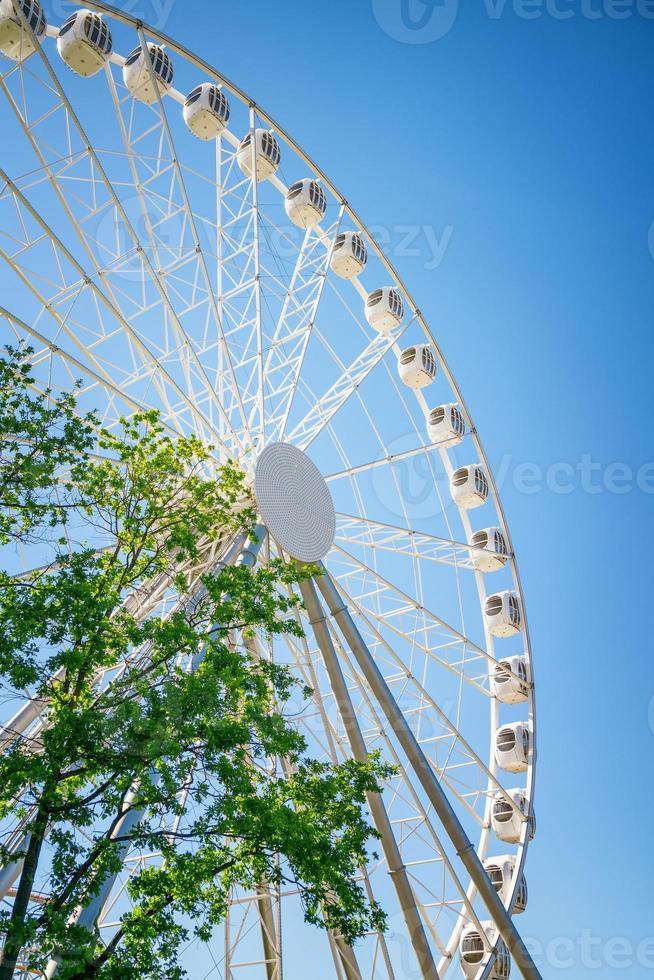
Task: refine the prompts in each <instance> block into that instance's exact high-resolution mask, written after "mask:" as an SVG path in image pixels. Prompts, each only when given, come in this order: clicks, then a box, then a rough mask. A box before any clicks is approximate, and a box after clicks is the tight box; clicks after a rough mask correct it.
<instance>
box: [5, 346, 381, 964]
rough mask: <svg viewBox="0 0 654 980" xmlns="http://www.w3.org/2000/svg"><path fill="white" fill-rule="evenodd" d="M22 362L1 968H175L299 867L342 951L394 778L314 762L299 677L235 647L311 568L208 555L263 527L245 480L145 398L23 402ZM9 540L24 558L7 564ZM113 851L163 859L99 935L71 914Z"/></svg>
mask: <svg viewBox="0 0 654 980" xmlns="http://www.w3.org/2000/svg"><path fill="white" fill-rule="evenodd" d="M25 355H26V352H25V351H22V352H21V351H12V350H10V349H7V355H6V357H5V358H4V359H2V360H0V388H1V390H0V413H1V417H0V436H1V440H2V441H1V445H0V485H1V486H2V488H3V489H2V490H1V491H0V539H1V541H2V543H3V544H4V546H5V547H4V550H3V554H5V556H6V557H7V562H6V563H5V566H6V570H4V571H0V680H1V683H2V686H3V690H4V691H5V693H6V694H7V695H8V697H9V698H13V699H17V698H20V697H22V694H21V692H23V691H24V690H25V688H29V689H30V690H31V691H32V692H33V698H34V699H36V701H37V702H38V704H39V705H40V706H41V708H42V716H43V718H44V722H43V724H40V723H39V722H37V723H36V724H35V725H34V726H32V727H31V728H29V729H27V730H26V731H25V732H23V733H22V734H19V735H18V734H16V735H15V737H14V733H12V732H8V731H7V730H5V731H4V733H3V749H4V751H3V753H2V755H0V829H2V831H3V833H2V836H0V841H1V842H2V843H1V844H0V863H1V864H2V865H4V866H7V865H11V863H12V862H14V863H16V862H21V863H20V864H19V865H18V866H19V867H20V874H19V876H18V877H17V879H16V891H15V896H14V901H13V905H12V907H11V909H10V910H7V911H2V912H0V929H1V930H2V932H3V934H4V937H5V940H4V948H3V951H2V956H1V958H0V980H8V978H10V977H12V976H13V974H14V972H15V969H16V964H17V963H18V961H19V957H20V962H21V963H23V964H26V965H27V966H29V967H31V968H35V969H43V968H44V967H45V965H46V964H47V962H48V961H49V960H50V959H51V958H53V957H55V958H56V959H57V960H58V962H59V969H58V973H57V976H58V977H60V978H61V980H71V978H75V980H79V978H82V977H97V978H102V980H109V978H119V977H120V978H121V980H125V978H132V977H133V978H137V977H138V978H148V977H152V978H154V977H157V978H161V977H165V978H178V977H182V976H183V975H184V974H183V971H182V970H181V969H180V967H179V964H178V958H177V951H178V950H179V948H180V946H181V945H182V944H183V943H185V942H186V941H187V940H188V939H190V938H191V937H192V936H193V935H195V936H197V937H199V938H200V939H207V938H208V937H209V936H210V934H211V932H212V929H213V928H214V927H215V926H216V925H217V924H218V923H219V922H220V921H221V920H222V919H223V918H224V915H225V911H226V907H227V906H226V903H227V899H228V895H229V892H230V889H231V888H233V887H235V886H240V887H245V888H250V889H251V888H256V887H257V886H260V885H261V883H266V882H267V883H271V884H272V885H275V884H280V885H281V884H282V883H284V882H289V881H292V882H293V883H294V885H295V886H296V887H297V888H298V890H299V893H300V895H301V896H302V900H303V906H304V914H305V918H306V919H307V920H308V921H309V922H312V923H315V924H317V925H320V926H324V927H328V928H330V929H333V930H335V931H337V932H338V933H340V934H341V935H342V936H343V938H344V939H345V940H346V941H347V942H350V943H352V942H354V941H356V939H357V938H358V937H360V936H361V935H362V934H363V933H364V932H366V931H367V930H369V929H379V928H383V927H384V915H383V912H382V911H381V909H380V908H379V907H378V906H376V905H374V904H370V903H369V902H368V900H367V898H366V896H365V894H364V892H363V890H362V889H361V887H360V886H359V885H358V884H357V882H356V875H357V870H358V868H360V867H361V865H362V864H364V863H365V862H366V860H367V859H368V857H369V850H370V847H371V844H372V843H373V842H374V838H375V836H376V835H375V832H374V831H373V830H372V829H371V828H370V827H369V825H368V823H367V821H366V817H365V812H366V811H365V799H366V794H367V793H370V792H376V791H378V790H379V788H380V781H382V780H383V779H385V778H386V777H387V776H388V775H389V774H390V772H389V770H388V769H387V767H385V766H384V765H382V764H381V763H380V761H379V760H378V759H376V758H374V757H371V759H370V760H369V762H368V763H367V764H365V765H364V764H359V763H356V762H354V761H351V762H347V763H345V764H343V765H328V764H324V763H321V762H318V761H316V760H313V759H311V758H309V757H308V755H307V746H306V743H305V742H304V740H303V738H302V737H301V736H300V735H299V734H298V732H297V730H296V729H295V727H294V726H293V724H292V723H291V720H290V719H289V718H288V717H287V715H286V714H285V711H284V705H285V704H286V703H288V701H289V699H290V698H291V696H292V695H293V696H295V697H297V695H298V693H299V695H300V696H302V697H305V698H307V697H309V696H310V691H308V690H306V689H302V690H301V691H299V692H297V689H296V688H297V685H296V681H295V680H294V679H293V677H292V676H291V674H290V673H289V672H288V670H287V669H285V668H283V667H280V666H277V665H275V664H274V663H272V662H270V661H268V660H267V659H265V658H257V657H255V656H252V655H250V654H249V653H248V652H247V649H246V648H245V647H244V645H243V644H242V643H235V642H234V641H233V637H234V636H235V635H238V634H240V635H243V633H245V634H246V635H248V633H249V634H252V633H254V632H255V631H260V632H261V634H262V635H264V636H266V635H267V636H268V637H271V636H275V635H279V634H284V633H293V634H297V633H298V631H299V627H298V626H297V621H296V617H295V616H294V615H293V612H294V610H293V605H294V604H295V602H296V601H297V600H294V599H291V598H288V596H289V590H288V588H287V587H288V586H289V585H292V584H293V583H294V582H296V581H297V579H298V576H299V575H300V574H303V573H301V572H298V570H297V568H296V567H295V566H293V565H288V564H285V563H283V562H281V561H272V562H270V563H267V564H266V565H262V566H260V567H258V568H257V569H256V570H251V569H248V568H247V567H245V566H243V565H227V566H224V567H221V566H220V564H216V562H215V557H216V556H217V555H219V554H220V553H221V549H222V548H223V547H224V544H225V542H227V541H229V540H232V539H234V538H235V537H236V536H238V535H242V536H244V535H245V536H252V535H253V533H254V526H255V516H256V515H255V511H254V509H253V506H252V500H251V498H250V496H249V491H248V487H247V484H246V481H245V479H244V476H243V473H242V472H241V471H240V470H239V468H238V467H237V466H236V465H233V464H227V465H225V466H223V467H222V468H221V469H220V470H219V472H218V473H217V474H216V473H215V471H214V470H212V467H211V465H210V464H211V449H210V448H209V447H205V446H203V445H202V444H201V443H200V442H199V441H198V440H197V439H195V438H194V437H184V438H182V437H179V438H175V439H171V438H170V437H169V436H168V435H167V434H166V432H165V429H164V428H163V427H162V426H161V424H160V422H159V419H158V417H157V414H156V413H145V414H143V415H138V416H135V417H133V418H131V419H129V420H122V421H121V423H120V426H119V427H118V428H115V429H113V430H112V431H107V430H106V429H103V428H102V427H100V425H99V423H98V420H97V419H96V418H95V417H94V416H93V415H87V416H82V415H81V414H80V413H79V411H78V408H77V406H76V399H75V393H73V394H68V395H64V396H61V397H55V396H54V395H53V394H52V393H51V392H47V393H46V396H45V397H42V396H40V395H34V394H32V393H31V377H30V372H29V370H28V369H27V367H26V366H25V363H26V356H25ZM210 473H211V474H213V475H212V476H210ZM19 547H20V548H21V549H23V552H25V551H26V553H27V554H28V555H32V556H34V557H36V556H38V559H39V560H38V562H37V564H38V568H36V570H34V571H31V572H29V573H24V572H23V573H20V574H17V572H16V569H15V568H11V567H9V566H10V564H11V560H14V556H15V553H16V550H17V548H19ZM212 556H213V557H212ZM157 590H158V594H159V595H160V596H161V597H162V599H163V598H165V603H166V606H165V610H166V614H165V615H162V605H161V601H159V600H156V601H155V599H153V598H152V597H153V596H156V595H157ZM235 631H237V633H235ZM190 665H192V667H191V666H190ZM275 763H277V764H275ZM282 763H283V764H282ZM182 788H183V792H180V790H181V789H182ZM19 824H20V825H24V826H25V829H26V831H27V832H28V834H27V836H26V837H25V843H24V845H23V847H22V850H21V851H20V853H16V852H15V851H13V852H12V850H11V848H10V847H9V840H10V836H9V834H10V831H12V830H14V829H15V828H16V826H17V825H19ZM80 831H83V832H84V833H80ZM127 847H132V848H135V849H136V850H140V851H142V852H143V853H152V852H157V853H159V854H160V855H161V857H160V859H158V860H156V861H153V862H150V863H148V864H146V865H145V866H144V867H143V869H142V870H141V871H140V872H139V873H137V874H135V875H134V876H133V877H132V878H131V881H130V884H129V896H130V899H131V907H130V908H127V909H126V910H125V912H124V914H123V915H122V918H121V921H120V925H119V927H118V928H117V930H116V931H115V933H114V934H113V936H111V937H105V941H104V942H103V941H101V939H100V937H99V935H98V933H97V930H94V929H93V928H88V927H87V925H85V924H84V922H83V920H82V921H81V922H80V912H81V910H82V909H83V908H84V907H85V906H87V905H88V904H89V902H90V901H91V900H92V899H93V897H94V896H98V895H100V894H101V892H102V887H103V884H104V883H105V882H109V881H111V879H112V876H114V875H115V874H116V872H117V871H118V869H119V868H120V867H121V863H122V857H123V856H124V854H125V850H126V848H127ZM37 889H38V890H40V891H43V892H45V894H46V895H47V898H46V900H45V901H41V902H40V903H36V902H35V901H34V900H33V898H34V893H35V891H36V890H37Z"/></svg>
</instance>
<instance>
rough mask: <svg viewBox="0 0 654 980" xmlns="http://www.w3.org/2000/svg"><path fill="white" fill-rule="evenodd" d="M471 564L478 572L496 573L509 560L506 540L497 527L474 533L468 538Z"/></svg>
mask: <svg viewBox="0 0 654 980" xmlns="http://www.w3.org/2000/svg"><path fill="white" fill-rule="evenodd" d="M470 548H471V549H472V551H471V557H472V564H473V566H474V568H476V570H477V571H478V572H498V571H499V570H500V569H501V568H504V566H505V565H506V563H507V561H508V560H509V549H508V546H507V543H506V538H505V537H504V534H503V533H502V531H501V530H500V528H499V527H486V528H483V530H481V531H475V533H474V534H473V535H472V537H471V538H470Z"/></svg>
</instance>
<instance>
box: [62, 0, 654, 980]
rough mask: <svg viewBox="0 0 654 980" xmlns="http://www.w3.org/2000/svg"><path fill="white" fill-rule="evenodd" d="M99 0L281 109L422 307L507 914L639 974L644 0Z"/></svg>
mask: <svg viewBox="0 0 654 980" xmlns="http://www.w3.org/2000/svg"><path fill="white" fill-rule="evenodd" d="M123 6H124V7H125V9H128V10H129V11H130V13H132V14H137V15H139V16H142V17H143V19H144V20H145V21H146V22H149V23H151V24H154V25H155V26H157V27H159V28H161V29H162V30H164V31H165V32H167V33H169V34H171V35H173V36H174V37H175V38H176V39H177V40H179V41H181V42H183V43H185V44H186V45H187V46H188V47H190V48H191V49H194V50H195V51H197V53H198V54H200V55H201V56H203V57H204V58H206V59H207V60H209V61H211V62H213V63H214V64H215V65H216V67H217V68H219V69H220V70H221V71H222V72H224V74H226V75H227V76H228V77H229V78H231V79H232V80H233V81H234V82H235V83H237V84H238V85H240V86H242V87H243V88H244V89H245V90H246V91H247V92H248V93H249V94H250V95H251V96H252V97H253V98H255V99H256V100H257V101H258V102H259V103H260V104H261V105H262V106H264V107H265V108H266V109H267V110H268V111H269V112H270V113H271V114H272V115H273V116H274V117H276V118H277V119H278V120H279V122H280V123H281V124H282V125H283V126H284V127H285V128H286V130H287V131H288V132H290V133H291V135H292V136H293V137H294V138H295V139H296V140H297V141H298V142H299V143H300V144H301V145H302V146H303V147H304V148H305V149H306V150H307V151H308V152H309V153H310V154H311V155H312V156H313V157H314V158H315V159H316V161H317V162H318V163H319V164H320V165H321V166H322V168H323V169H324V170H325V171H326V172H327V173H328V174H329V175H330V176H331V178H332V179H333V180H334V182H335V183H336V185H337V186H338V187H339V189H340V190H341V191H342V193H343V194H344V195H345V196H346V197H347V199H348V200H349V201H350V202H351V203H352V205H353V206H354V207H355V209H356V210H358V211H359V213H360V214H361V215H362V217H363V219H364V220H365V221H366V222H367V224H368V225H369V226H370V227H372V228H373V229H376V231H377V233H378V235H379V237H380V239H381V240H382V241H383V242H384V244H385V245H386V247H387V248H388V249H389V252H390V254H391V255H392V258H393V261H394V262H395V264H396V265H397V267H398V269H399V271H400V273H401V275H402V276H403V278H404V279H405V281H406V282H407V284H408V286H409V288H410V290H411V292H412V294H413V295H414V297H415V298H416V300H417V302H418V304H419V305H420V307H421V309H422V310H423V312H424V313H425V314H426V317H427V320H428V321H429V322H430V324H431V325H432V327H433V329H434V331H435V333H436V335H437V337H438V339H439V341H440V344H441V346H442V348H443V350H444V353H445V355H446V357H447V358H448V360H449V362H450V365H451V367H452V368H453V370H454V373H455V376H456V377H457V379H458V381H459V382H460V384H461V386H462V389H463V392H464V395H465V396H466V399H467V401H468V404H469V406H470V409H471V412H472V416H473V418H475V420H476V422H477V425H478V428H479V431H480V434H481V437H482V440H483V442H484V444H485V447H486V450H487V452H488V454H489V457H490V460H491V464H492V466H493V468H494V470H495V473H496V476H497V478H498V482H499V484H500V489H501V493H502V497H503V500H504V504H505V507H506V510H507V515H508V520H509V525H510V527H511V530H512V534H513V539H514V543H515V546H516V550H517V552H518V557H519V560H520V566H521V572H522V576H523V580H524V587H525V595H526V600H527V605H528V610H529V616H530V625H531V631H532V640H533V647H534V658H535V670H536V681H537V687H538V712H539V736H540V745H539V752H540V754H539V776H538V793H537V804H536V806H537V814H538V837H537V840H536V843H535V845H534V847H533V848H532V849H531V850H530V852H529V861H528V867H527V875H528V881H529V886H530V904H529V909H528V912H527V914H526V915H525V916H524V917H523V919H522V920H521V924H522V926H523V930H524V932H525V934H526V935H527V936H528V937H530V938H531V939H532V940H533V943H532V948H533V949H534V952H535V954H536V957H537V960H538V961H539V963H540V964H541V966H542V972H543V975H544V976H545V977H559V976H571V977H575V978H585V977H586V976H593V977H597V976H601V977H604V976H609V975H612V974H613V973H614V972H615V973H619V974H621V975H622V976H624V977H629V978H641V977H648V976H650V975H654V919H653V918H652V915H651V908H652V901H651V881H652V871H653V868H652V856H651V844H650V838H649V834H650V827H651V821H652V803H653V799H654V789H653V781H652V754H653V753H652V750H653V747H654V700H652V699H653V698H654V672H653V670H652V663H651V660H652V655H651V639H650V633H649V628H648V627H649V622H648V618H649V617H648V613H649V611H650V609H651V606H652V600H651V578H652V576H651V563H650V560H649V558H648V555H650V554H651V552H650V550H649V539H648V536H647V535H648V533H649V532H650V529H651V522H652V516H651V515H652V506H653V504H654V446H652V439H651V424H650V418H651V415H652V346H653V345H652V313H653V311H654V179H653V175H654V126H653V125H652V121H653V119H654V59H653V58H652V48H653V44H654V3H652V2H651V0H640V2H639V3H636V0H633V2H629V0H556V2H554V0H547V2H546V0H543V2H540V0H522V2H519V0H505V2H503V0H465V3H463V2H460V3H457V0H429V2H426V0H330V2H328V3H325V2H321V3H318V2H316V0H311V2H310V0H277V2H275V3H271V2H268V0H267V2H264V0H219V2H215V0H213V2H208V0H185V2H182V0H129V2H127V0H125V2H124V3H123ZM46 7H49V8H50V10H52V11H54V16H53V17H52V19H54V20H58V17H57V10H58V11H59V13H60V14H62V13H65V12H67V7H66V4H65V3H63V2H62V0H52V2H50V3H49V4H46ZM55 8H57V10H55Z"/></svg>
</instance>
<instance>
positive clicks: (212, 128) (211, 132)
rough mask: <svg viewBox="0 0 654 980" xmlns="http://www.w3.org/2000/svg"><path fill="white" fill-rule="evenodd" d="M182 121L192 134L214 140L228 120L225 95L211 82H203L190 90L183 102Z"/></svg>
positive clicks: (227, 103) (227, 105) (227, 106)
mask: <svg viewBox="0 0 654 980" xmlns="http://www.w3.org/2000/svg"><path fill="white" fill-rule="evenodd" d="M183 112H184V122H185V123H186V125H187V126H188V128H189V129H190V130H191V132H192V133H193V135H194V136H197V137H198V139H201V140H215V139H216V138H217V137H218V136H220V134H221V133H222V132H223V131H224V129H225V127H226V126H227V123H228V122H229V115H230V108H229V102H228V101H227V96H226V95H225V93H224V92H223V90H222V89H221V88H219V87H218V86H217V85H214V84H213V83H212V82H204V83H203V84H202V85H198V86H197V87H196V88H194V89H193V91H192V92H190V93H189V94H188V95H187V97H186V101H185V102H184V110H183Z"/></svg>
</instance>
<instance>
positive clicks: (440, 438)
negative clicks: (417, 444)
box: [427, 403, 466, 449]
mask: <svg viewBox="0 0 654 980" xmlns="http://www.w3.org/2000/svg"><path fill="white" fill-rule="evenodd" d="M465 431H466V424H465V421H464V418H463V414H462V412H461V409H460V408H459V406H458V405H456V404H454V403H452V404H450V405H439V406H438V408H433V409H432V410H431V412H430V413H429V415H428V416H427V434H428V435H429V438H430V439H431V441H432V442H434V443H436V445H437V446H440V448H441V449H451V448H452V447H453V446H458V444H459V443H460V442H461V441H462V440H463V437H464V435H465Z"/></svg>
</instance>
